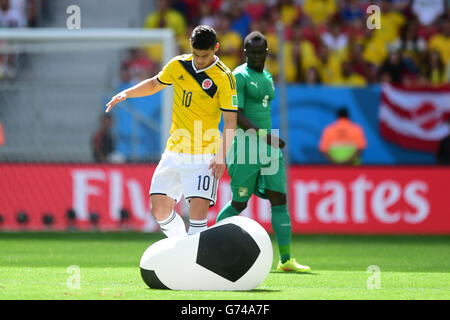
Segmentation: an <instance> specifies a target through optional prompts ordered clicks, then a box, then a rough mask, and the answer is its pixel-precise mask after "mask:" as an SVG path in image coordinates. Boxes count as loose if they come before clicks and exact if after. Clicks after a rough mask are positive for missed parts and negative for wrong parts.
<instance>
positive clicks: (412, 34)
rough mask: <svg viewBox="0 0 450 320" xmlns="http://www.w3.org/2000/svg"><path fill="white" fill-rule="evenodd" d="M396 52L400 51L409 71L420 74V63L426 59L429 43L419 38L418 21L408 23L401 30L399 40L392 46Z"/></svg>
mask: <svg viewBox="0 0 450 320" xmlns="http://www.w3.org/2000/svg"><path fill="white" fill-rule="evenodd" d="M391 48H392V49H394V50H400V51H401V52H402V55H403V61H404V63H405V64H406V66H407V67H408V69H409V70H411V71H413V72H414V73H418V72H419V67H420V62H421V60H423V58H424V54H425V50H426V48H427V43H426V41H425V39H423V38H422V37H419V33H418V25H417V22H416V21H414V20H413V21H411V22H408V23H407V24H406V25H405V26H404V27H403V28H402V30H401V33H400V37H399V39H398V40H397V41H396V42H395V43H394V44H393V45H392V46H391Z"/></svg>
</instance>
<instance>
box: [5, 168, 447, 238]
mask: <svg viewBox="0 0 450 320" xmlns="http://www.w3.org/2000/svg"><path fill="white" fill-rule="evenodd" d="M154 170H155V166H154V165H117V166H116V165H54V164H44V165H36V164H0V215H1V216H2V217H3V222H0V228H1V229H5V230H20V229H21V228H23V226H21V225H19V223H18V222H17V221H16V216H17V213H18V212H19V211H24V212H26V213H27V215H28V217H29V221H28V223H27V225H26V228H27V229H29V230H43V229H45V226H44V224H43V221H42V218H43V215H44V214H45V213H51V214H52V215H53V217H54V220H55V221H54V224H53V229H54V230H65V229H66V228H67V227H68V222H67V218H66V211H67V209H68V208H73V209H74V210H75V212H76V214H77V221H76V225H75V226H76V227H77V228H78V229H82V230H87V229H90V228H91V222H90V221H89V217H90V213H92V212H95V213H97V214H98V216H99V221H98V229H100V230H118V229H119V228H120V210H121V209H122V208H125V209H126V210H128V211H129V212H130V219H129V221H128V227H130V228H132V229H135V230H142V231H157V230H158V226H157V225H156V224H155V222H154V220H153V218H152V217H151V214H150V204H149V197H148V190H149V188H150V181H151V176H152V174H153V172H154ZM289 185H290V202H289V209H290V214H291V223H292V228H293V231H294V232H296V233H361V234H363V233H392V234H397V233H398V234H450V196H449V195H450V193H449V190H450V168H443V167H355V168H353V167H349V168H347V167H331V166H329V167H327V166H323V167H322V166H321V167H318V166H306V167H300V166H296V167H292V168H291V169H290V183H289ZM230 198H231V193H230V188H229V178H228V176H225V177H224V178H223V179H222V180H221V182H220V187H219V192H218V201H217V205H216V206H215V207H213V208H211V210H210V212H209V214H208V219H209V224H210V225H211V224H213V223H214V221H215V217H216V215H217V213H218V211H219V210H220V208H222V207H223V205H224V204H225V203H227V202H228V201H229V199H230ZM185 209H186V208H183V207H180V206H178V210H182V211H185ZM243 214H244V215H246V216H249V217H251V218H253V219H256V220H257V221H258V222H259V223H261V224H262V225H263V226H264V227H265V228H266V229H267V230H269V231H271V226H270V204H269V202H268V201H267V200H262V199H259V198H256V197H252V199H251V200H250V201H249V205H248V207H247V209H246V210H245V212H244V213H243Z"/></svg>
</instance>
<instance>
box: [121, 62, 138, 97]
mask: <svg viewBox="0 0 450 320" xmlns="http://www.w3.org/2000/svg"><path fill="white" fill-rule="evenodd" d="M137 83H138V81H136V80H133V79H132V77H131V73H130V69H129V68H128V66H127V65H126V64H125V63H122V65H121V66H120V72H119V81H118V83H117V86H116V87H117V89H116V91H119V92H120V91H123V90H125V89H128V88H130V87H132V86H134V85H135V84H137Z"/></svg>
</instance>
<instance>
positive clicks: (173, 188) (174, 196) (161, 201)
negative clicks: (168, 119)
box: [150, 153, 186, 237]
mask: <svg viewBox="0 0 450 320" xmlns="http://www.w3.org/2000/svg"><path fill="white" fill-rule="evenodd" d="M181 195H182V189H181V181H180V178H179V175H178V174H177V171H176V164H175V163H173V161H172V159H171V156H170V155H169V154H168V153H164V154H163V156H162V158H161V161H160V162H159V164H158V166H157V167H156V170H155V172H154V174H153V178H152V182H151V186H150V201H151V213H152V215H153V217H154V218H155V220H156V222H157V223H158V224H159V226H160V228H161V231H162V232H164V234H165V235H166V236H167V237H179V236H185V235H186V226H185V224H184V221H183V219H182V218H181V217H180V215H178V214H177V213H176V212H175V210H174V207H175V204H176V203H177V201H178V200H179V199H180V198H181Z"/></svg>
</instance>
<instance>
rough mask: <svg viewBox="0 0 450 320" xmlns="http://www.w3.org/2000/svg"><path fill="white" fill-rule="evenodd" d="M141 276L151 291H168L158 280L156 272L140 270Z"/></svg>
mask: <svg viewBox="0 0 450 320" xmlns="http://www.w3.org/2000/svg"><path fill="white" fill-rule="evenodd" d="M141 276H142V279H143V280H144V282H145V283H146V284H147V285H148V286H149V287H150V288H152V289H169V288H168V287H166V286H165V285H164V283H162V282H161V280H159V278H158V276H157V275H156V272H155V271H153V270H147V269H144V268H141Z"/></svg>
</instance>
